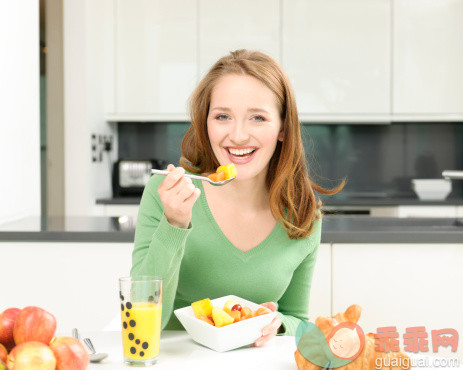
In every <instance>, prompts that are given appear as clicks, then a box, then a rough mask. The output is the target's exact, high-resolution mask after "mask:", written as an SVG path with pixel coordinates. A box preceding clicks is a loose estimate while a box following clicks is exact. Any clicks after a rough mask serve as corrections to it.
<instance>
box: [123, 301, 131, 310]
mask: <svg viewBox="0 0 463 370" xmlns="http://www.w3.org/2000/svg"><path fill="white" fill-rule="evenodd" d="M125 306H126V307H127V309H128V310H130V309H131V308H132V303H130V302H127V303H126V304H125Z"/></svg>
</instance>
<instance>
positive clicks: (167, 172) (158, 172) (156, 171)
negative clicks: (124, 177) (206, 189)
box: [151, 169, 236, 186]
mask: <svg viewBox="0 0 463 370" xmlns="http://www.w3.org/2000/svg"><path fill="white" fill-rule="evenodd" d="M151 173H155V174H156V175H168V174H169V173H170V172H169V171H167V170H155V169H152V170H151ZM183 176H185V177H189V178H190V179H195V180H201V181H207V182H208V183H209V184H212V185H214V186H222V185H225V184H228V183H229V182H230V181H232V180H234V179H235V178H236V176H234V177H232V178H230V179H226V180H222V181H217V182H215V181H212V180H211V179H210V178H209V177H206V176H198V175H190V174H189V173H186V174H184V175H183Z"/></svg>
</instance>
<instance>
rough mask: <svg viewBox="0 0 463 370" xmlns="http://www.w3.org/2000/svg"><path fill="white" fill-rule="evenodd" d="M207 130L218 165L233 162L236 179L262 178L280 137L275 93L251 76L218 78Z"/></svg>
mask: <svg viewBox="0 0 463 370" xmlns="http://www.w3.org/2000/svg"><path fill="white" fill-rule="evenodd" d="M207 132H208V134H209V140H210V142H211V146H212V150H213V151H214V154H215V156H216V157H217V160H218V161H219V163H220V165H224V164H228V163H234V164H235V166H236V168H237V170H238V175H237V180H245V179H250V178H254V177H256V176H259V175H260V176H264V177H265V176H266V174H267V169H268V165H269V162H270V159H271V158H272V155H273V153H274V151H275V147H276V145H277V141H278V140H280V141H282V140H283V133H282V132H281V119H280V113H279V111H278V107H277V103H276V97H275V95H274V94H273V92H272V91H271V90H270V89H269V88H268V87H267V86H265V85H264V84H263V83H262V82H260V81H259V80H257V79H256V78H254V77H252V76H249V75H237V74H228V75H225V76H223V77H221V78H220V79H219V80H218V81H217V82H216V85H215V87H214V89H213V91H212V95H211V104H210V107H209V115H208V117H207Z"/></svg>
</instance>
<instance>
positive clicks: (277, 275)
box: [130, 175, 321, 335]
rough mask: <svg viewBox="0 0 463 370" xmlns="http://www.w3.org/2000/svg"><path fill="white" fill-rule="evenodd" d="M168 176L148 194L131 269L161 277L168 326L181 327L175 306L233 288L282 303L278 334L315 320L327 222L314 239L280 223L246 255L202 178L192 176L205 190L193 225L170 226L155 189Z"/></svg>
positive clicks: (158, 178) (157, 181)
mask: <svg viewBox="0 0 463 370" xmlns="http://www.w3.org/2000/svg"><path fill="white" fill-rule="evenodd" d="M163 179H164V176H159V175H154V176H152V177H151V179H150V181H149V182H148V183H147V185H146V187H145V190H144V192H143V196H142V199H141V203H140V210H139V213H138V219H137V227H136V231H135V245H134V250H133V253H132V269H131V272H130V274H131V276H136V275H155V276H159V277H161V278H162V279H163V289H162V292H163V293H162V294H163V296H162V305H163V307H162V320H161V322H162V328H163V329H164V328H165V329H171V330H182V329H183V327H182V325H181V324H180V322H179V321H178V320H177V318H176V316H175V315H174V314H173V310H176V309H177V308H181V307H185V306H188V305H190V304H191V303H192V302H195V301H198V300H200V299H204V298H210V299H215V298H219V297H222V296H225V295H229V294H233V295H236V296H238V297H241V298H244V299H247V300H249V301H252V302H256V303H264V302H275V303H277V305H278V311H277V314H278V316H279V317H280V318H281V321H282V323H283V326H282V327H281V328H280V334H286V335H295V333H296V329H297V326H298V325H299V323H300V322H301V320H308V319H309V316H308V312H309V295H310V287H311V285H312V276H313V271H314V266H315V261H316V257H317V252H318V246H319V244H320V233H321V221H320V220H317V221H316V224H315V225H314V231H313V233H312V234H311V235H310V236H309V237H307V238H304V239H298V240H291V239H289V237H288V235H287V233H286V230H285V229H284V227H283V226H282V225H281V224H280V223H277V225H276V226H275V228H274V229H273V231H272V232H271V233H270V234H269V235H268V237H267V238H266V239H265V240H264V241H263V242H262V243H260V244H259V245H258V246H256V247H255V248H253V249H251V250H250V251H248V252H246V253H245V252H242V251H240V250H239V249H238V248H236V247H235V246H234V245H233V244H232V243H231V242H230V241H229V240H228V239H227V237H226V236H225V235H224V234H223V233H222V231H221V229H220V228H219V226H218V224H217V223H216V222H215V220H214V218H213V216H212V213H211V211H210V209H209V206H208V204H207V200H206V197H205V195H204V188H203V186H202V184H201V181H197V180H193V183H194V184H195V186H196V187H198V188H199V189H200V190H201V195H200V197H199V198H198V200H197V201H196V203H195V204H194V206H193V212H192V219H191V223H190V226H189V228H188V229H180V228H177V227H174V226H172V225H171V224H170V223H169V222H168V221H167V219H166V217H165V215H164V210H163V205H162V203H161V200H160V198H159V194H158V191H157V189H158V186H159V184H160V183H161V182H162V180H163ZM236 217H240V215H236Z"/></svg>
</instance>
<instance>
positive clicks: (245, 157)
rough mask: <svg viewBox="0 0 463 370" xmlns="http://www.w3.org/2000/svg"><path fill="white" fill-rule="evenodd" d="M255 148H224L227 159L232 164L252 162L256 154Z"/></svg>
mask: <svg viewBox="0 0 463 370" xmlns="http://www.w3.org/2000/svg"><path fill="white" fill-rule="evenodd" d="M257 150H258V149H257V148H256V147H225V151H226V152H227V155H228V158H229V159H230V161H231V162H232V163H234V164H246V163H249V162H250V161H252V159H253V158H254V156H255V154H256V152H257Z"/></svg>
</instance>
